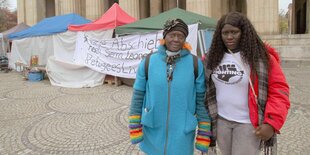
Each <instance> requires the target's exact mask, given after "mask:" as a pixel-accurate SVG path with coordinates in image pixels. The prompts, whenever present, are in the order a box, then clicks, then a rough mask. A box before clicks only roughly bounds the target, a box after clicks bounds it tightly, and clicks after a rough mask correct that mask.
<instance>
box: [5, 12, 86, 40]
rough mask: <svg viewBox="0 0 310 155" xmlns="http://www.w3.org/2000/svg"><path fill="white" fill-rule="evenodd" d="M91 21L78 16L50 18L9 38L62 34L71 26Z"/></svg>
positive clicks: (68, 15) (67, 15)
mask: <svg viewBox="0 0 310 155" xmlns="http://www.w3.org/2000/svg"><path fill="white" fill-rule="evenodd" d="M89 22H90V20H88V19H86V18H84V17H81V16H79V15H77V14H73V13H72V14H66V15H61V16H54V17H49V18H45V19H43V20H41V21H40V22H39V23H37V24H36V25H34V26H32V27H30V28H28V29H26V30H23V31H20V32H17V33H12V34H10V35H9V36H8V38H9V39H22V38H28V37H34V36H46V35H51V34H55V33H61V32H65V31H67V30H68V26H69V25H71V24H74V25H79V24H86V23H89Z"/></svg>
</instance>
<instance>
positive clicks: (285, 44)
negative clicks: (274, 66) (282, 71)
mask: <svg viewBox="0 0 310 155" xmlns="http://www.w3.org/2000/svg"><path fill="white" fill-rule="evenodd" d="M261 37H262V39H263V40H264V41H266V42H267V43H269V44H270V45H271V46H272V47H274V48H275V49H277V51H278V52H279V55H280V57H281V60H282V66H285V67H300V66H309V67H310V34H293V35H264V36H261Z"/></svg>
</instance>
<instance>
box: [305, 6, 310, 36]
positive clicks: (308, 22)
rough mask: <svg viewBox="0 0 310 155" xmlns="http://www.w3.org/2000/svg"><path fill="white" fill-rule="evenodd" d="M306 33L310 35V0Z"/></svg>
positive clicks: (307, 8)
mask: <svg viewBox="0 0 310 155" xmlns="http://www.w3.org/2000/svg"><path fill="white" fill-rule="evenodd" d="M306 33H307V34H309V33H310V0H307V7H306Z"/></svg>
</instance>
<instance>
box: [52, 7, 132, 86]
mask: <svg viewBox="0 0 310 155" xmlns="http://www.w3.org/2000/svg"><path fill="white" fill-rule="evenodd" d="M135 20H136V19H135V18H133V17H131V16H129V15H128V14H127V13H126V12H124V11H123V10H122V9H121V8H120V7H119V5H118V4H117V3H115V4H113V5H112V6H111V8H109V9H108V10H107V11H106V12H105V13H104V14H103V15H102V16H101V17H100V18H99V19H97V20H95V21H94V22H92V23H87V24H83V25H70V26H69V27H68V29H69V30H70V32H71V33H77V36H75V37H74V38H72V39H74V41H73V40H72V41H71V42H74V45H75V44H76V46H70V47H66V41H64V40H63V39H62V38H64V35H65V34H59V35H55V36H54V45H58V46H55V47H54V51H55V52H54V53H55V55H54V57H49V59H48V62H47V66H46V68H47V74H48V77H49V78H50V81H51V84H52V85H56V86H62V87H70V88H78V87H81V86H83V87H93V86H96V85H98V84H102V83H103V80H104V78H105V75H104V74H102V73H99V72H95V71H93V70H91V69H90V68H88V67H86V66H82V65H79V64H77V63H76V62H75V61H74V57H76V56H78V55H77V54H76V52H75V50H76V49H77V48H78V47H77V46H78V45H79V44H80V42H79V41H84V38H83V34H85V35H87V36H91V37H92V38H96V39H97V40H101V39H105V38H107V39H110V38H112V34H113V31H114V28H115V27H117V26H120V25H124V24H128V23H132V22H134V21H135ZM76 31H77V32H76ZM61 35H62V36H61ZM70 45H72V44H70ZM60 51H61V52H60ZM64 51H65V52H64ZM64 57H65V58H66V59H64ZM81 73H83V74H81ZM94 73H96V74H94ZM98 74H99V75H101V77H100V76H98ZM80 75H83V76H80ZM79 77H80V78H79ZM72 79H75V80H72ZM77 79H78V80H77ZM92 79H93V80H92ZM78 81H80V82H78Z"/></svg>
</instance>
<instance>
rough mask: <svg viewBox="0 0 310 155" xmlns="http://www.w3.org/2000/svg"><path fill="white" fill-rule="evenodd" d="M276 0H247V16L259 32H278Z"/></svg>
mask: <svg viewBox="0 0 310 155" xmlns="http://www.w3.org/2000/svg"><path fill="white" fill-rule="evenodd" d="M278 8H279V6H278V0H260V1H247V17H248V18H249V19H250V21H251V22H252V24H253V25H254V26H255V29H256V31H257V32H258V33H259V34H269V35H270V34H279V15H278Z"/></svg>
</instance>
